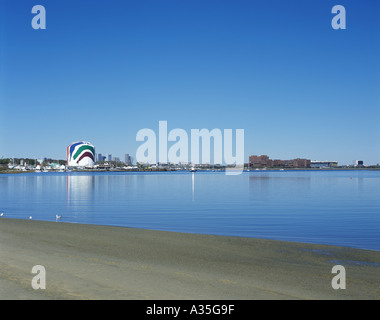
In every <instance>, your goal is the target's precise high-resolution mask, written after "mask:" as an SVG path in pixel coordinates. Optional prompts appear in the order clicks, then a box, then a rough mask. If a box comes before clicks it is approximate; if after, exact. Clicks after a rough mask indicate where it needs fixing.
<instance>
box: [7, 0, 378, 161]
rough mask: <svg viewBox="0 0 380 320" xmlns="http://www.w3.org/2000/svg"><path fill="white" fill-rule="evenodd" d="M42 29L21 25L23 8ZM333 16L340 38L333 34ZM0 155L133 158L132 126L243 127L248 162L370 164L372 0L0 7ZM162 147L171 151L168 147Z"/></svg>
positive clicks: (374, 137)
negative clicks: (70, 148)
mask: <svg viewBox="0 0 380 320" xmlns="http://www.w3.org/2000/svg"><path fill="white" fill-rule="evenodd" d="M37 4H40V5H44V6H45V8H46V19H47V20H46V22H47V29H46V30H34V29H32V27H31V20H32V18H33V15H32V13H31V9H32V7H33V6H34V5H37ZM336 4H340V5H344V6H345V8H346V11H347V29H346V30H334V29H333V28H332V27H331V20H332V18H333V16H334V15H333V14H332V13H331V9H332V7H333V6H334V5H336ZM0 10H1V16H0V20H1V22H0V23H1V25H0V26H1V31H0V41H1V42H0V126H1V128H0V157H1V156H4V157H32V158H41V157H52V158H59V159H65V157H66V153H65V152H66V146H67V145H69V144H70V143H72V142H74V141H78V140H84V141H90V142H91V143H93V144H94V145H95V147H96V151H97V152H99V153H103V154H107V153H111V154H113V155H114V156H118V157H121V158H122V159H123V155H124V154H125V153H129V154H131V155H132V156H134V155H135V152H136V149H137V147H138V146H139V145H140V144H141V142H136V133H137V131H138V130H140V129H142V128H151V129H154V130H157V131H158V121H159V120H167V121H168V129H169V130H171V129H174V128H183V129H185V130H187V131H188V132H189V134H190V129H198V128H199V129H201V128H207V129H210V130H211V129H213V128H220V129H244V130H245V158H246V160H248V156H249V155H250V154H267V155H269V156H270V157H271V158H280V159H290V158H296V157H306V158H309V159H312V160H336V161H339V163H340V164H350V163H352V161H353V160H355V159H360V160H364V161H365V163H366V164H376V163H380V2H379V1H370V0H360V1H358V0H352V1H346V0H308V1H305V0H298V1H296V0H276V1H262V0H260V1H256V0H246V1H237V0H233V1H232V0H229V1H226V0H213V1H211V0H172V1H168V0H149V1H148V0H138V1H137V0H125V1H116V0H111V1H105V0H91V1H84V0H75V1H72V0H60V1H56V0H54V1H53V0H49V1H44V0H38V1H37V0H17V1H14V0H2V1H1V4H0ZM169 146H170V144H169Z"/></svg>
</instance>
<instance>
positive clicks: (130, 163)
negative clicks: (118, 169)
mask: <svg viewBox="0 0 380 320" xmlns="http://www.w3.org/2000/svg"><path fill="white" fill-rule="evenodd" d="M124 162H125V163H126V164H127V165H129V166H130V165H132V159H131V157H130V155H129V154H128V153H126V154H125V158H124Z"/></svg>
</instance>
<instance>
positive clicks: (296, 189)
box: [0, 170, 380, 250]
mask: <svg viewBox="0 0 380 320" xmlns="http://www.w3.org/2000/svg"><path fill="white" fill-rule="evenodd" d="M0 211H4V217H8V218H18V219H28V217H29V216H32V217H33V219H34V220H49V221H55V219H56V218H55V215H56V214H60V215H62V220H61V221H62V222H71V223H89V224H100V225H113V226H125V227H136V228H146V229H158V230H170V231H181V232H192V233H207V234H218V235H232V236H246V237H256V238H268V239H279V240H289V241H300V242H311V243H320V244H333V245H342V246H349V247H357V248H366V249H372V250H380V171H358V170H356V171H355V170H352V171H351V170H350V171H324V170H316V171H269V170H267V171H251V172H244V173H243V174H241V175H239V176H226V175H225V174H224V173H222V172H196V173H195V174H193V173H189V172H159V173H142V172H141V173H26V174H11V175H3V174H2V175H0Z"/></svg>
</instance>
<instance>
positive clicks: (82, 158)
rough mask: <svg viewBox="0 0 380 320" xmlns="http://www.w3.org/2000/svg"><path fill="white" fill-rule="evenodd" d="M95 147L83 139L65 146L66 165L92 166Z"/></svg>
mask: <svg viewBox="0 0 380 320" xmlns="http://www.w3.org/2000/svg"><path fill="white" fill-rule="evenodd" d="M94 163H95V147H94V146H93V145H92V144H91V143H89V142H84V141H79V142H74V143H72V144H70V145H69V146H68V147H67V165H68V166H69V167H93V166H94Z"/></svg>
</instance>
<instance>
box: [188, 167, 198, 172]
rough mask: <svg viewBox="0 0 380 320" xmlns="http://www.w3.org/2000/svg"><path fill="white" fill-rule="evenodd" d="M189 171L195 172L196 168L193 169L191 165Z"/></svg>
mask: <svg viewBox="0 0 380 320" xmlns="http://www.w3.org/2000/svg"><path fill="white" fill-rule="evenodd" d="M189 171H190V172H196V171H197V169H195V168H194V167H191V168H190V169H189Z"/></svg>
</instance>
